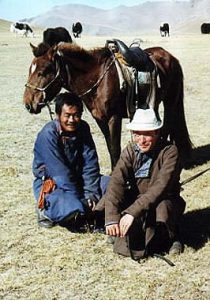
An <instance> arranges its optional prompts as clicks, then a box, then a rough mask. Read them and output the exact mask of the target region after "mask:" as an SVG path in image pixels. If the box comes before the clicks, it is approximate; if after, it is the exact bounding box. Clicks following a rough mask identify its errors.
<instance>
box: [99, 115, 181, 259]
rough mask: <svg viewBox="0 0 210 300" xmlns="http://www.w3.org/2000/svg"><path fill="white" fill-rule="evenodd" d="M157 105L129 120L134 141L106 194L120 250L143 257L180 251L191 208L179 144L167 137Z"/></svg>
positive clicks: (109, 229)
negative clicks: (182, 224) (182, 221)
mask: <svg viewBox="0 0 210 300" xmlns="http://www.w3.org/2000/svg"><path fill="white" fill-rule="evenodd" d="M161 127H162V122H161V121H159V120H158V119H157V118H156V116H155V113H154V110H152V109H146V110H143V109H137V111H136V112H135V115H134V118H133V120H132V121H131V123H129V124H128V125H127V128H128V129H130V130H131V132H132V136H133V142H132V143H129V145H128V146H127V147H126V148H125V149H124V150H123V152H122V154H121V156H120V159H119V161H118V163H117V165H116V167H115V169H114V171H113V173H112V176H111V179H110V182H109V185H108V187H107V191H106V194H105V195H104V196H103V198H102V199H101V201H100V203H99V204H98V207H97V209H99V210H100V209H103V206H104V205H105V226H106V233H107V234H108V235H109V236H113V237H115V239H114V240H115V242H114V251H115V252H116V253H119V254H122V255H125V256H131V257H132V258H134V259H139V258H141V257H144V256H148V255H152V254H154V253H163V252H166V251H169V252H170V253H172V254H178V253H180V252H181V251H182V250H183V249H182V244H181V242H180V240H179V234H178V223H179V218H180V216H181V215H182V214H183V212H184V209H185V201H184V200H183V199H182V198H181V197H180V184H179V178H180V172H181V167H180V161H179V155H178V150H177V147H176V146H175V145H173V144H169V143H167V142H165V141H163V140H162V138H161V135H160V128H161Z"/></svg>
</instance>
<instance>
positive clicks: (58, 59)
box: [24, 43, 191, 168]
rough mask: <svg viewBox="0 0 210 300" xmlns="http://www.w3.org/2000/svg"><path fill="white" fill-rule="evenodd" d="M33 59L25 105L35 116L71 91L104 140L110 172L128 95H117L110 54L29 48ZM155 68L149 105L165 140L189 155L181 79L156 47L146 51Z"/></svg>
mask: <svg viewBox="0 0 210 300" xmlns="http://www.w3.org/2000/svg"><path fill="white" fill-rule="evenodd" d="M31 47H32V50H33V54H34V56H35V57H34V59H33V61H32V63H31V66H30V69H29V77H28V81H27V83H26V88H25V92H24V104H25V106H26V108H27V109H28V111H29V112H30V113H34V114H38V113H40V112H41V109H42V108H43V107H44V106H46V105H49V103H50V102H51V101H52V100H53V98H54V97H55V96H56V95H57V94H58V93H59V92H60V90H61V88H62V87H63V88H65V89H67V90H73V91H74V92H76V93H77V94H78V95H79V96H80V97H81V98H82V100H83V102H84V103H85V105H86V107H87V108H88V110H89V111H90V112H91V114H92V116H93V118H94V119H95V120H96V122H97V124H98V126H99V127H100V129H101V131H102V133H103V134H104V137H105V140H106V144H107V147H108V151H109V154H110V157H111V165H112V168H113V167H114V166H115V164H116V162H117V160H118V158H119V155H120V152H121V147H120V142H121V123H122V118H127V117H128V114H127V108H126V100H125V98H126V95H125V91H122V90H121V89H120V84H119V78H118V73H117V69H116V66H115V63H114V57H113V52H112V51H111V50H110V49H109V48H108V47H101V48H95V49H92V50H85V49H83V48H81V47H79V46H78V45H76V44H70V43H61V44H59V45H57V46H55V47H51V48H49V47H46V46H45V45H43V44H40V45H39V46H38V47H35V46H33V45H31ZM144 51H145V53H148V54H149V55H150V56H151V57H152V60H153V61H155V62H156V66H157V69H158V73H159V77H160V83H161V87H159V88H158V87H157V91H156V100H155V103H154V105H153V107H154V109H155V110H156V112H158V107H159V104H160V102H161V101H163V106H164V126H163V135H164V136H165V137H166V138H167V137H168V136H170V139H171V140H173V141H175V143H176V144H177V147H178V148H179V150H180V153H181V154H182V155H183V154H184V155H185V156H188V155H189V153H190V151H191V141H190V138H189V134H188V130H187V126H186V122H185V115H184V105H183V73H182V69H181V66H180V64H179V62H178V60H177V59H176V58H175V57H174V56H172V55H171V54H170V53H169V52H167V51H166V50H164V49H163V48H160V47H154V48H149V49H145V50H144Z"/></svg>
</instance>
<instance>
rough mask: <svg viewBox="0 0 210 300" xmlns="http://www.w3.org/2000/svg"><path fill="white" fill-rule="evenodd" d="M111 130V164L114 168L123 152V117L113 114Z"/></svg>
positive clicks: (109, 124) (109, 123)
mask: <svg viewBox="0 0 210 300" xmlns="http://www.w3.org/2000/svg"><path fill="white" fill-rule="evenodd" d="M108 126H109V132H110V139H109V142H110V145H109V146H110V155H111V166H112V170H113V169H114V167H115V165H116V163H117V161H118V159H119V157H120V153H121V130H122V118H121V117H119V116H117V115H113V116H112V117H111V118H110V120H109V122H108Z"/></svg>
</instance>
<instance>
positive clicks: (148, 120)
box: [126, 108, 163, 131]
mask: <svg viewBox="0 0 210 300" xmlns="http://www.w3.org/2000/svg"><path fill="white" fill-rule="evenodd" d="M162 126H163V123H162V121H159V120H158V119H157V117H156V115H155V112H154V110H153V109H152V108H148V109H140V108H138V109H137V110H136V112H135V114H134V117H133V120H132V121H131V122H130V123H129V124H127V125H126V127H127V129H130V130H134V131H147V130H148V131H149V130H157V129H159V128H161V127H162Z"/></svg>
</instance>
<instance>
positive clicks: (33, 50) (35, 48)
mask: <svg viewBox="0 0 210 300" xmlns="http://www.w3.org/2000/svg"><path fill="white" fill-rule="evenodd" d="M30 47H31V49H32V52H33V54H34V56H36V55H35V54H36V53H37V49H38V47H36V46H34V45H33V44H31V43H30Z"/></svg>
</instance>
